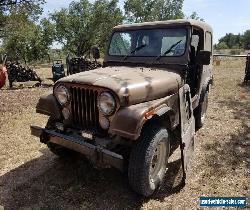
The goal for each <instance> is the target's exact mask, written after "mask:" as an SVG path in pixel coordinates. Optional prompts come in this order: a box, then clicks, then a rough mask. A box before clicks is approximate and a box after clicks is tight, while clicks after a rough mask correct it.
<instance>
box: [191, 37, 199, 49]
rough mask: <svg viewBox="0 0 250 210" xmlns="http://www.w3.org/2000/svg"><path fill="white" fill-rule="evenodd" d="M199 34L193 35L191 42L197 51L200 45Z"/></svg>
mask: <svg viewBox="0 0 250 210" xmlns="http://www.w3.org/2000/svg"><path fill="white" fill-rule="evenodd" d="M199 40H200V38H199V35H195V34H194V35H192V42H191V46H193V47H194V48H195V52H197V50H198V45H199Z"/></svg>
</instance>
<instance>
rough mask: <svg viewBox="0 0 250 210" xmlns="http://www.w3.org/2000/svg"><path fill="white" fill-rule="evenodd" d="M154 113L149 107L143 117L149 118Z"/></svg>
mask: <svg viewBox="0 0 250 210" xmlns="http://www.w3.org/2000/svg"><path fill="white" fill-rule="evenodd" d="M154 114H155V110H154V109H153V108H151V109H149V110H148V111H147V112H145V114H144V117H145V118H146V119H150V118H151V117H152V116H153V115H154Z"/></svg>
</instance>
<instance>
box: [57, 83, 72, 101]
mask: <svg viewBox="0 0 250 210" xmlns="http://www.w3.org/2000/svg"><path fill="white" fill-rule="evenodd" d="M54 94H55V96H56V99H57V100H58V102H59V103H60V104H61V105H65V104H66V103H67V102H68V101H69V91H68V89H67V88H66V87H64V86H62V85H60V86H58V87H57V88H56V89H55V90H54Z"/></svg>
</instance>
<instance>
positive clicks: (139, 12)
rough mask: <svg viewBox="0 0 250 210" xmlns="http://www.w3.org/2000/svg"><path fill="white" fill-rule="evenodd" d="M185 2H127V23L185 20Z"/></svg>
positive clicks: (169, 0) (141, 0) (136, 0)
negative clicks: (183, 10)
mask: <svg viewBox="0 0 250 210" xmlns="http://www.w3.org/2000/svg"><path fill="white" fill-rule="evenodd" d="M182 6H183V0H126V1H125V2H124V10H125V18H126V21H127V22H130V23H131V22H145V21H156V20H169V19H178V18H183V17H184V15H183V12H182Z"/></svg>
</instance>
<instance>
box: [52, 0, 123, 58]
mask: <svg viewBox="0 0 250 210" xmlns="http://www.w3.org/2000/svg"><path fill="white" fill-rule="evenodd" d="M117 4H118V1H117V0H111V1H108V0H97V1H95V2H94V3H90V2H89V1H88V0H80V2H77V1H73V2H71V3H70V6H69V8H68V9H61V10H60V11H57V12H55V13H53V14H51V19H52V20H53V21H54V23H55V28H56V40H57V41H58V42H60V43H62V44H63V45H64V48H65V49H67V50H68V51H69V52H71V53H74V54H78V55H83V54H84V53H86V51H87V50H89V49H90V48H91V47H92V46H93V45H98V46H99V47H101V48H102V49H103V48H104V47H105V44H106V43H107V40H108V37H109V35H110V33H111V30H112V28H113V26H115V25H117V24H120V23H122V19H123V17H122V12H121V10H120V9H119V8H118V5H117Z"/></svg>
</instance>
